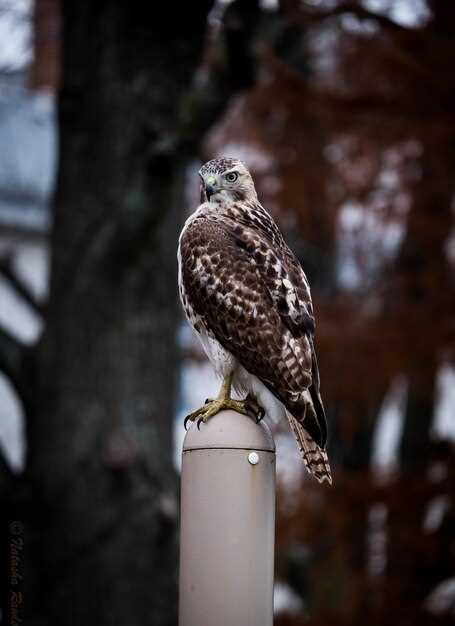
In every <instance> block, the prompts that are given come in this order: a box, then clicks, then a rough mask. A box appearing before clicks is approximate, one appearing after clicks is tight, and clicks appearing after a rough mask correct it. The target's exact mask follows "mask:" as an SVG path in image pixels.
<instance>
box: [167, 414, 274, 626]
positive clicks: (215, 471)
mask: <svg viewBox="0 0 455 626" xmlns="http://www.w3.org/2000/svg"><path fill="white" fill-rule="evenodd" d="M180 524H181V526H180V599H179V625H180V626H272V624H273V567H274V544H275V445H274V442H273V438H272V435H271V433H270V431H269V429H268V428H267V426H266V425H265V424H264V423H263V422H261V423H260V424H259V425H258V424H255V422H254V421H253V420H251V419H250V418H248V417H246V416H244V415H240V414H239V413H235V412H233V411H223V412H221V413H219V414H218V415H216V416H215V417H212V418H211V419H210V420H209V421H208V422H207V424H202V425H201V428H200V430H198V429H197V428H196V427H195V426H194V425H193V426H192V427H191V429H190V430H189V431H188V433H187V435H186V437H185V441H184V444H183V459H182V487H181V522H180Z"/></svg>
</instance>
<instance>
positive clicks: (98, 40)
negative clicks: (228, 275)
mask: <svg viewBox="0 0 455 626" xmlns="http://www.w3.org/2000/svg"><path fill="white" fill-rule="evenodd" d="M210 5H211V2H198V3H183V4H179V5H172V6H171V5H170V4H169V3H168V4H166V3H163V4H160V7H159V11H158V8H157V7H156V6H155V5H154V3H141V2H138V1H137V2H136V1H135V0H132V1H130V2H127V3H125V2H120V1H117V2H115V1H112V0H111V1H109V2H108V1H101V2H93V3H90V2H78V1H73V2H65V3H63V67H62V86H61V92H60V95H59V127H60V145H59V150H60V160H59V171H58V177H57V188H56V194H55V200H54V229H53V234H52V262H51V289H50V300H49V305H48V308H47V313H46V326H45V332H44V335H43V338H42V340H41V342H40V345H39V346H38V350H37V355H36V361H35V367H36V376H35V380H36V388H35V389H34V393H33V394H32V395H33V398H34V401H33V403H32V405H31V406H30V407H29V413H30V415H29V416H28V417H29V419H28V428H27V436H28V459H27V482H28V485H29V486H30V488H31V492H32V493H33V494H34V496H33V517H32V516H30V519H29V520H28V527H29V528H30V534H31V536H32V547H31V548H30V552H31V557H30V558H31V559H32V569H34V570H35V571H40V572H41V573H42V574H41V575H40V577H39V581H38V577H34V576H32V575H30V577H29V587H30V589H29V591H28V594H27V603H26V604H27V606H26V611H27V623H28V624H34V625H35V624H51V623H53V624H55V623H58V624H60V625H61V626H67V625H68V626H69V625H72V626H73V625H74V626H76V625H78V626H79V625H84V626H88V625H91V624H93V625H95V624H96V625H97V626H103V625H106V626H107V625H109V626H113V625H126V624H127V625H128V626H135V625H138V626H139V625H140V626H146V625H152V624H153V626H158V625H160V626H161V625H165V624H174V623H175V621H176V601H177V598H176V578H177V571H176V570H177V556H176V541H175V537H176V518H177V500H176V484H175V480H174V477H173V470H172V462H171V434H172V418H173V415H174V398H175V386H176V371H177V349H176V346H175V330H176V325H177V320H178V308H177V288H176V262H175V253H176V245H177V235H178V230H179V227H180V224H181V220H182V218H183V207H182V204H181V198H180V197H179V191H178V190H179V189H181V188H182V185H181V184H180V183H179V181H180V177H181V175H182V170H183V165H184V157H183V155H181V154H179V151H178V143H177V136H178V129H179V123H180V117H181V108H182V100H183V97H184V94H185V91H186V90H187V89H188V86H189V84H190V81H191V78H192V76H193V74H194V71H195V68H196V66H197V63H198V61H199V60H200V55H201V48H202V45H203V42H204V32H205V26H206V18H207V12H208V10H209V8H210Z"/></svg>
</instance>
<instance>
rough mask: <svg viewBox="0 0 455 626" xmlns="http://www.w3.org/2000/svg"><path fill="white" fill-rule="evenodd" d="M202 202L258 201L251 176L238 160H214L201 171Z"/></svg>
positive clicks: (208, 162)
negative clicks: (226, 200) (223, 200)
mask: <svg viewBox="0 0 455 626" xmlns="http://www.w3.org/2000/svg"><path fill="white" fill-rule="evenodd" d="M199 176H200V177H201V181H202V184H201V202H207V201H208V200H211V201H215V202H216V201H217V200H222V199H230V200H242V201H245V200H256V199H257V194H256V189H255V188H254V182H253V179H252V177H251V174H250V173H249V171H248V170H247V168H246V167H245V165H244V164H243V163H242V161H239V160H238V159H212V160H211V161H207V163H206V164H205V165H203V166H202V167H201V169H200V170H199Z"/></svg>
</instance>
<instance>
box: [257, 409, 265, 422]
mask: <svg viewBox="0 0 455 626" xmlns="http://www.w3.org/2000/svg"><path fill="white" fill-rule="evenodd" d="M264 415H265V411H264V409H263V408H262V406H260V407H259V411H258V413H257V415H256V424H259V422H262V420H263V419H264Z"/></svg>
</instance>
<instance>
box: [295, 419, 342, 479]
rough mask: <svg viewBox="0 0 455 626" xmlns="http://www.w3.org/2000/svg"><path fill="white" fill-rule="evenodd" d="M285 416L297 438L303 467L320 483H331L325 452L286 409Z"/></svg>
mask: <svg viewBox="0 0 455 626" xmlns="http://www.w3.org/2000/svg"><path fill="white" fill-rule="evenodd" d="M286 416H287V418H288V421H289V425H290V427H291V430H292V432H293V433H294V436H295V438H296V439H297V443H298V445H299V449H300V453H301V455H302V458H303V462H304V463H305V467H306V468H307V470H308V471H309V472H310V474H312V475H313V476H314V477H315V478H316V480H317V481H319V482H320V483H323V482H324V481H327V482H328V483H329V485H331V484H332V473H331V471H330V464H329V459H328V456H327V452H326V451H325V450H323V449H322V448H320V447H319V446H318V444H317V443H316V442H315V441H314V440H313V439H312V438H311V437H310V435H309V434H308V433H307V431H306V430H305V428H304V427H303V426H302V424H301V423H300V422H299V421H297V420H296V419H295V417H294V416H293V415H291V414H290V413H289V411H286Z"/></svg>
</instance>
